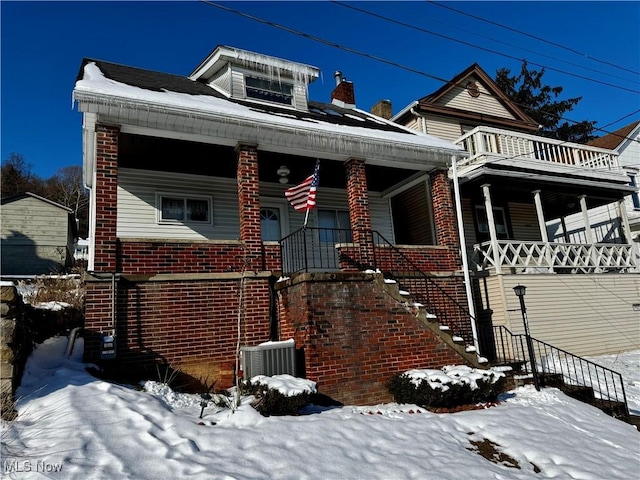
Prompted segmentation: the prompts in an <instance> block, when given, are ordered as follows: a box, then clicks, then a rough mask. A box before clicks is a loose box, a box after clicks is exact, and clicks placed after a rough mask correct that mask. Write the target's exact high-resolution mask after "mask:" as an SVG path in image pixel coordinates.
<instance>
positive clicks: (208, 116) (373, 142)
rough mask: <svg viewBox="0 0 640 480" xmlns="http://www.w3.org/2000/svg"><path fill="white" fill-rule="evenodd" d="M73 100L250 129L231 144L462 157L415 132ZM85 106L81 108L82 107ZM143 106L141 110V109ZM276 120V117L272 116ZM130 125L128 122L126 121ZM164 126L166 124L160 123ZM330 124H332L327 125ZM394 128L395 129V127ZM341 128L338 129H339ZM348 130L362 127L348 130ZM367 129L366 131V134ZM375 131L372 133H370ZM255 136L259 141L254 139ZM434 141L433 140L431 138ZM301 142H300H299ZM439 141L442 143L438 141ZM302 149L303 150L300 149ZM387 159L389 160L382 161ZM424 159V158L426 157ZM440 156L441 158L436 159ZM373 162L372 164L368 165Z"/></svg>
mask: <svg viewBox="0 0 640 480" xmlns="http://www.w3.org/2000/svg"><path fill="white" fill-rule="evenodd" d="M74 101H78V102H79V103H80V104H81V105H80V107H79V108H80V111H83V112H85V114H87V113H89V112H90V113H94V114H98V113H101V112H100V110H101V107H107V108H109V107H117V108H118V109H119V110H121V109H122V108H129V109H132V110H134V111H144V112H150V113H160V114H163V115H173V116H176V117H182V118H186V119H190V120H194V121H195V120H200V121H208V122H212V123H217V124H220V125H221V126H222V127H226V128H229V127H233V126H236V127H241V128H246V127H251V132H250V133H251V138H246V139H245V138H242V139H240V138H238V132H237V129H236V130H235V131H234V132H232V133H233V134H232V135H228V138H230V139H232V140H233V141H234V142H237V141H238V140H244V141H252V142H257V143H259V144H261V145H262V146H263V148H264V146H266V145H272V146H275V147H277V146H286V147H295V146H298V145H301V144H302V145H304V146H305V147H307V148H309V147H311V148H315V149H319V150H326V151H327V152H328V153H334V154H336V155H338V156H345V157H347V158H348V157H360V156H363V157H365V158H367V159H375V158H377V159H378V161H380V162H383V163H384V162H385V161H388V160H392V161H398V162H400V163H402V162H405V163H407V164H411V165H413V166H415V165H425V163H426V162H425V161H426V160H428V161H430V162H431V163H430V164H437V165H439V166H446V167H448V166H449V162H448V158H449V157H450V155H461V154H464V151H463V150H461V149H458V148H446V147H438V146H429V145H425V144H423V143H414V142H411V141H408V140H409V139H410V138H411V137H413V138H416V139H424V137H423V136H422V135H418V134H416V132H415V131H413V130H409V131H407V136H408V137H409V138H407V141H402V140H400V139H395V138H389V139H385V138H380V137H376V136H374V135H371V136H369V135H357V134H352V133H337V132H336V131H329V130H326V131H325V130H318V129H312V128H300V127H299V126H292V125H283V124H280V125H278V124H274V123H266V122H263V121H260V119H248V118H242V117H238V116H235V115H232V114H225V113H217V112H216V113H212V112H210V111H205V110H193V109H186V108H179V107H168V106H161V105H158V104H155V103H152V102H148V101H132V100H130V99H128V98H124V97H115V96H111V95H109V96H107V95H100V94H92V93H86V92H78V91H74ZM83 103H84V104H85V105H82V104H83ZM87 104H93V105H95V106H96V108H87V107H88V105H87ZM141 107H142V108H141ZM102 113H103V114H105V115H107V116H108V115H109V112H102ZM274 118H275V119H276V120H277V117H276V116H274ZM128 120H129V123H131V122H130V120H131V119H128ZM163 123H164V124H165V126H166V125H167V124H168V123H169V122H163ZM185 123H186V122H182V124H180V123H176V122H172V126H173V127H174V129H177V128H180V127H182V128H185ZM327 125H331V124H327ZM394 126H397V125H396V124H394ZM338 127H340V126H338ZM348 128H362V129H363V130H365V129H364V128H363V127H348ZM205 130H206V132H207V133H208V135H209V136H211V129H210V128H209V129H205ZM224 130H225V128H220V133H221V134H224ZM368 130H370V129H367V131H368ZM371 132H372V133H373V132H375V130H371ZM256 133H257V134H258V136H259V138H256ZM384 133H386V134H389V135H395V136H401V135H403V134H401V133H397V132H384ZM283 136H287V137H289V140H290V141H289V143H288V144H286V145H282V144H279V143H277V142H275V141H274V140H278V139H280V138H282V137H283ZM434 138H435V137H434ZM301 140H302V141H301ZM440 141H441V140H440ZM303 149H304V148H303ZM385 157H388V158H385ZM425 157H426V158H425ZM435 157H442V158H435ZM371 163H373V162H371Z"/></svg>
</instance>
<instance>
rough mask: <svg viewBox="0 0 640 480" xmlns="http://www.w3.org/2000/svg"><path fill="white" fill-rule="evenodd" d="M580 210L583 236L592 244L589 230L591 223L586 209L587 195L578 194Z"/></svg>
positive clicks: (591, 234)
mask: <svg viewBox="0 0 640 480" xmlns="http://www.w3.org/2000/svg"><path fill="white" fill-rule="evenodd" d="M578 199H579V200H580V210H582V221H583V222H584V236H585V238H586V240H587V243H588V244H590V245H593V243H594V242H593V232H592V231H591V223H590V222H589V210H588V209H587V196H586V195H580V196H579V197H578Z"/></svg>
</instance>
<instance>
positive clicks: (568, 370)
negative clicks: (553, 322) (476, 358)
mask: <svg viewBox="0 0 640 480" xmlns="http://www.w3.org/2000/svg"><path fill="white" fill-rule="evenodd" d="M493 336H494V345H495V349H496V350H495V352H494V355H492V357H493V359H492V363H497V364H499V363H503V364H505V363H506V364H509V363H512V364H516V363H517V364H520V365H521V368H523V371H524V373H529V374H530V373H533V372H531V364H530V362H529V361H528V358H529V357H528V351H527V342H526V338H525V335H522V334H514V333H512V332H511V331H510V330H509V329H508V328H506V327H505V326H504V325H500V326H495V327H493ZM531 342H532V345H533V356H534V358H535V364H536V371H537V372H538V374H540V375H541V377H542V378H543V383H545V380H544V378H545V376H553V375H556V376H559V377H558V378H560V379H561V380H562V381H563V382H564V384H565V385H567V386H569V388H572V387H590V388H592V389H593V394H594V398H593V401H592V402H589V403H593V404H594V405H596V406H598V407H599V408H601V409H602V410H603V411H605V412H607V413H609V414H611V415H613V416H616V417H621V418H624V419H626V420H628V419H629V406H628V405H627V397H626V394H625V391H624V383H623V381H622V375H621V374H620V373H618V372H616V371H614V370H611V369H609V368H606V367H603V366H601V365H598V364H597V363H594V362H592V361H590V360H586V359H584V358H582V357H579V356H577V355H574V354H572V353H570V352H567V351H566V350H563V349H561V348H558V347H554V346H553V345H550V344H548V343H546V342H543V341H541V340H538V339H535V338H533V337H531ZM547 383H548V382H547Z"/></svg>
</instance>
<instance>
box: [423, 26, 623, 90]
mask: <svg viewBox="0 0 640 480" xmlns="http://www.w3.org/2000/svg"><path fill="white" fill-rule="evenodd" d="M429 21H430V22H433V23H437V24H440V25H442V26H445V27H447V28H451V29H455V30H459V31H461V32H465V33H468V34H470V35H474V36H476V37H478V38H484V39H485V40H489V41H491V42H495V43H498V44H500V45H505V46H507V47H512V48H517V49H519V50H522V51H523V52H527V53H533V54H535V55H538V56H540V57H543V58H548V59H550V60H555V61H557V62H562V63H566V64H567V65H570V66H572V67H577V68H581V69H583V70H588V71H590V72H594V73H599V74H601V75H607V76H609V77H612V78H617V79H618V80H623V81H625V82H635V80H630V79H628V78H625V77H619V76H618V75H613V74H612V73H611V72H605V71H602V70H596V69H594V68H589V67H586V66H584V65H580V64H577V63H573V62H570V61H569V60H564V59H562V58H558V57H554V56H552V55H548V54H546V53H542V52H540V51H537V50H531V49H528V48H525V47H523V46H521V45H514V44H512V43H509V42H505V41H503V40H499V39H497V38H493V37H489V36H487V35H483V34H481V33H478V32H474V31H471V30H468V29H465V28H461V27H458V26H456V25H451V24H448V23H445V22H442V21H439V20H436V19H433V18H430V19H429Z"/></svg>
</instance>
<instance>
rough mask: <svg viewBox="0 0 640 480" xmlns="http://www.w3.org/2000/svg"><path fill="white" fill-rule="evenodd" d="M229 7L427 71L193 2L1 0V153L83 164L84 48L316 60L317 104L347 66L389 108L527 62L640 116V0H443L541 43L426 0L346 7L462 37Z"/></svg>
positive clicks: (300, 5)
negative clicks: (218, 49) (451, 82)
mask: <svg viewBox="0 0 640 480" xmlns="http://www.w3.org/2000/svg"><path fill="white" fill-rule="evenodd" d="M221 4H222V5H225V6H227V7H230V8H233V9H236V10H240V11H242V12H245V13H248V14H251V15H254V16H256V17H260V18H263V19H265V20H268V21H271V22H274V23H278V24H281V25H283V26H286V27H289V28H291V29H295V30H298V31H301V32H304V33H306V34H310V35H314V36H317V37H320V38H323V39H325V40H328V41H330V42H333V43H336V44H340V45H343V46H345V47H348V48H350V49H354V50H358V51H361V52H365V53H367V54H370V55H373V56H377V57H380V58H384V59H385V60H388V61H390V62H395V63H398V64H401V65H404V66H406V67H409V68H411V69H415V70H418V71H420V72H423V73H424V74H426V75H421V74H418V73H412V72H410V71H407V70H404V69H402V68H399V67H395V66H391V65H388V64H384V63H381V62H378V61H375V60H372V59H370V58H365V57H362V56H359V55H356V54H354V53H349V52H347V51H345V50H343V49H339V48H335V47H332V46H329V45H325V44H322V43H318V42H316V41H313V40H311V39H308V38H304V37H302V36H299V35H295V34H292V33H289V32H285V31H282V30H279V29H276V28H274V27H272V26H268V25H265V24H262V23H259V22H256V21H253V20H250V19H247V18H243V17H240V16H238V15H236V14H233V13H230V12H226V11H223V10H221V9H219V8H215V7H213V6H210V5H207V4H205V3H202V2H197V1H192V2H191V1H190V2H186V1H183V2H7V1H2V2H1V4H0V8H1V35H2V36H1V49H2V51H1V69H2V70H1V72H0V74H1V82H2V98H1V109H2V110H1V143H2V156H1V159H2V160H5V159H6V158H7V157H8V155H9V154H10V153H11V152H15V153H20V154H22V155H24V157H25V158H26V160H27V162H28V163H30V164H31V165H32V167H33V171H34V172H35V173H36V174H37V175H39V176H41V177H43V178H48V177H50V176H51V175H53V174H54V173H55V172H56V170H57V169H59V168H61V167H65V166H69V165H80V164H81V163H82V142H81V122H82V119H81V115H80V113H78V112H77V110H75V109H72V102H71V92H72V90H73V85H74V81H75V78H76V75H77V73H78V69H79V66H80V62H81V60H82V58H83V57H90V58H96V59H101V60H107V61H111V62H115V63H122V64H125V65H131V66H135V67H141V68H147V69H151V70H158V71H162V72H168V73H174V74H179V75H188V74H189V73H191V71H192V70H193V69H194V68H195V67H196V66H197V65H198V64H199V62H200V61H201V60H202V59H204V58H205V57H206V56H207V55H208V54H209V52H211V51H212V50H213V49H214V48H215V46H216V45H219V44H223V45H229V46H234V47H240V48H244V49H247V50H251V51H255V52H259V53H264V54H268V55H274V56H278V57H282V58H286V59H289V60H294V61H298V62H302V63H307V64H311V65H314V66H316V67H319V68H320V69H321V71H322V77H321V78H320V79H319V80H317V81H316V82H315V83H314V84H312V85H311V87H310V95H311V98H312V99H314V100H318V101H329V95H330V92H331V90H332V88H333V85H334V80H333V72H334V71H336V70H341V71H342V72H343V74H344V76H345V77H346V78H347V79H348V80H351V81H353V82H354V86H355V91H356V103H357V106H358V107H359V108H361V109H363V110H369V109H370V108H371V106H372V105H373V104H374V103H375V102H376V101H377V100H379V99H382V98H385V99H389V100H391V101H392V103H393V110H394V113H395V112H397V111H398V110H400V109H401V108H403V107H405V106H406V105H407V104H409V103H410V102H411V101H413V100H416V99H418V98H420V97H422V96H424V95H427V94H429V93H431V92H433V91H435V90H436V89H438V88H439V87H440V86H441V85H442V82H441V81H438V80H436V79H434V78H430V77H436V78H442V79H450V78H451V77H453V76H454V75H456V74H457V73H459V72H461V71H462V70H464V69H465V68H466V67H468V66H469V65H471V64H473V63H474V62H477V63H478V64H479V65H480V66H481V67H482V68H483V69H484V70H485V71H486V72H487V73H488V74H489V75H491V76H494V75H495V71H496V69H498V68H501V67H507V68H510V69H511V71H512V72H513V73H516V72H518V71H519V69H520V65H521V61H520V60H519V59H523V58H526V59H527V60H528V61H529V62H531V63H536V64H540V65H545V66H547V67H548V68H547V73H546V74H545V76H544V80H545V83H547V84H550V85H552V86H556V85H560V86H563V87H564V92H563V95H562V97H561V98H567V97H576V96H582V97H583V99H582V101H581V102H580V104H579V105H578V107H576V108H575V109H574V110H573V111H572V112H570V114H567V117H568V118H569V119H573V120H585V119H588V120H596V121H597V122H598V124H597V126H600V127H605V126H606V128H605V129H606V130H607V131H613V130H615V129H616V128H619V127H622V126H624V125H626V124H629V123H631V122H632V121H634V120H638V119H639V118H640V112H639V111H638V110H640V93H638V92H639V91H640V79H639V74H638V72H640V2H637V1H634V2H555V1H554V2H444V3H442V4H441V5H444V7H450V8H455V9H456V10H461V11H464V12H466V13H467V14H469V15H474V16H477V17H481V18H484V19H487V20H490V21H491V22H495V23H499V24H502V25H506V26H508V27H510V28H511V29H514V30H518V31H522V32H526V33H528V34H529V35H533V36H536V37H539V38H542V39H545V40H546V42H543V41H541V40H538V39H534V38H531V37H530V36H525V35H522V34H519V33H516V32H514V31H512V30H507V29H504V28H501V27H499V26H497V25H495V24H491V23H487V22H483V21H481V20H478V19H476V18H472V17H470V16H466V15H462V14H460V13H457V12H454V11H452V10H450V9H448V8H444V7H443V6H438V5H436V4H433V3H430V2H428V1H413V2H390V1H385V2H352V3H350V4H349V5H351V6H353V7H356V8H360V9H364V10H367V11H370V12H374V13H376V14H378V15H381V16H385V17H389V18H392V19H394V20H396V21H398V22H403V23H407V24H410V25H413V26H415V27H418V28H421V29H425V30H429V31H431V32H435V33H437V34H439V35H441V36H448V37H452V38H455V39H457V40H459V42H464V44H463V43H459V42H455V41H452V40H449V39H445V38H442V37H441V36H436V35H431V34H426V33H424V32H421V31H417V30H415V29H411V28H408V27H406V26H402V25H398V24H395V23H392V22H389V21H388V20H382V19H380V18H375V17H372V16H370V15H366V14H363V13H361V12H358V11H354V10H353V9H349V8H346V7H344V6H342V5H339V4H337V3H333V2H329V1H322V2H300V1H298V2H267V1H263V2H240V1H238V2H221ZM551 43H555V44H558V45H562V46H564V47H566V48H560V47H558V46H555V45H552V44H551ZM478 47H480V48H478ZM569 49H571V50H573V51H571V50H569ZM487 50H493V51H496V52H500V53H502V54H503V55H500V54H498V53H492V52H489V51H487ZM532 66H533V65H532ZM619 67H622V68H619ZM533 68H539V67H537V66H533ZM556 70H559V71H556ZM632 72H635V73H632ZM580 77H583V78H580ZM590 79H593V80H596V81H592V80H590ZM634 112H635V113H634ZM632 113H633V115H631V116H628V117H626V118H624V119H622V117H625V116H627V115H629V114H632ZM612 122H616V123H613V124H611V123H612ZM609 124H611V125H609ZM607 125H609V126H607Z"/></svg>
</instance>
